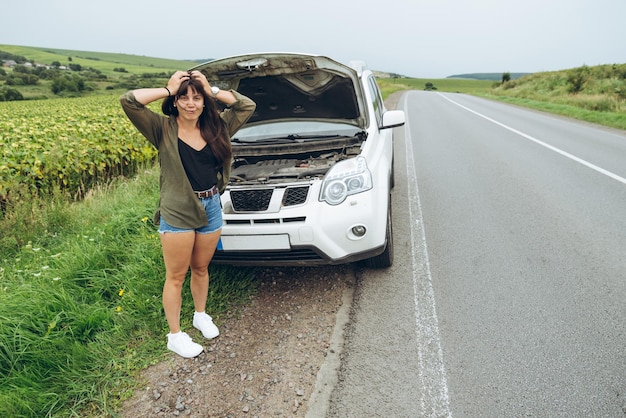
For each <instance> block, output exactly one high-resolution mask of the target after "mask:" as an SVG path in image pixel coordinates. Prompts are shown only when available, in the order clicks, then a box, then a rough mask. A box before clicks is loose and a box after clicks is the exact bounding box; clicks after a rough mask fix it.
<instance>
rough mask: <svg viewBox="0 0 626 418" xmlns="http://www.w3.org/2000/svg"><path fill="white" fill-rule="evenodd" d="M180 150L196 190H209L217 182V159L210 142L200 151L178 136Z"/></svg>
mask: <svg viewBox="0 0 626 418" xmlns="http://www.w3.org/2000/svg"><path fill="white" fill-rule="evenodd" d="M178 152H179V154H180V159H181V161H182V162H183V167H185V172H186V173H187V178H188V179H189V182H190V183H191V187H192V188H193V190H194V191H196V192H202V191H204V190H209V189H210V188H211V187H213V186H215V185H216V184H217V160H216V159H215V156H214V155H213V152H212V151H211V147H210V146H209V145H208V144H206V145H205V146H204V148H202V149H201V150H200V151H198V150H195V149H194V148H192V147H190V146H189V145H187V144H186V143H185V142H184V141H182V140H181V139H180V138H178Z"/></svg>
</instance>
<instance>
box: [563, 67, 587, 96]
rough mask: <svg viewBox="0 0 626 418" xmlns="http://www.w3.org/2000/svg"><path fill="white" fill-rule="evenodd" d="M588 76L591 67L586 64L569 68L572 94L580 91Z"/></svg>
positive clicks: (568, 77) (569, 89)
mask: <svg viewBox="0 0 626 418" xmlns="http://www.w3.org/2000/svg"><path fill="white" fill-rule="evenodd" d="M588 78H589V67H587V66H586V65H584V66H582V67H579V68H574V69H573V70H569V71H568V72H567V82H568V83H569V88H568V91H569V92H570V93H572V94H576V93H580V92H581V91H582V90H583V88H584V87H585V83H586V82H587V79H588Z"/></svg>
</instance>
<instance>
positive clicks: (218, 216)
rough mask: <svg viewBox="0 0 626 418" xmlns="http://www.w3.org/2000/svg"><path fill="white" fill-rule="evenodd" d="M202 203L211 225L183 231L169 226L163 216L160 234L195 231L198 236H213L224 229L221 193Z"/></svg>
mask: <svg viewBox="0 0 626 418" xmlns="http://www.w3.org/2000/svg"><path fill="white" fill-rule="evenodd" d="M200 203H202V206H204V211H205V212H206V217H207V220H208V221H209V224H208V225H207V226H202V227H200V228H196V229H183V228H176V227H175V226H171V225H168V223H167V222H165V219H163V216H161V219H160V223H159V234H164V233H166V232H174V233H176V232H191V231H195V232H196V233H197V234H211V233H213V232H217V231H219V230H220V229H222V224H223V222H222V204H221V202H220V195H219V193H218V194H216V195H214V196H211V197H203V198H201V199H200Z"/></svg>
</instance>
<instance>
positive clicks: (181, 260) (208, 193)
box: [120, 71, 256, 358]
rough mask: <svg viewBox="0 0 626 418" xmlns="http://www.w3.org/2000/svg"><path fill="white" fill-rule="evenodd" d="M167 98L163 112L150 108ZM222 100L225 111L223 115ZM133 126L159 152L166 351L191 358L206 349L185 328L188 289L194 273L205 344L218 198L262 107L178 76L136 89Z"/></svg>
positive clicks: (127, 103) (196, 322)
mask: <svg viewBox="0 0 626 418" xmlns="http://www.w3.org/2000/svg"><path fill="white" fill-rule="evenodd" d="M160 99H164V100H163V103H162V106H161V108H162V111H163V113H164V114H165V116H163V115H160V114H157V113H155V112H153V111H151V110H150V109H148V108H147V107H146V105H147V104H149V103H151V102H154V101H156V100H160ZM216 100H218V101H220V102H222V103H223V104H224V105H226V108H225V110H224V111H221V112H220V110H219V108H218V106H217V104H216ZM120 102H121V104H122V108H123V109H124V112H126V115H127V116H128V118H129V119H130V120H131V122H132V123H133V124H134V125H135V126H136V127H137V129H139V131H140V132H141V133H142V134H143V135H144V136H145V137H146V138H147V139H148V141H150V143H152V144H153V145H154V146H155V147H156V148H157V149H158V151H159V164H160V166H161V175H160V201H159V211H158V212H157V214H156V215H155V222H157V223H158V224H159V236H160V238H161V247H162V250H163V259H164V262H165V284H164V286H163V309H164V311H165V317H166V319H167V323H168V326H169V331H170V332H169V334H168V335H167V339H168V342H167V348H168V349H169V350H172V351H174V352H175V353H177V354H179V355H181V356H182V357H186V358H191V357H196V356H197V355H199V354H200V353H201V352H202V350H203V348H202V346H201V345H200V344H197V343H195V342H194V341H193V340H192V339H191V338H190V337H189V335H187V334H186V333H185V332H182V331H181V329H180V311H181V306H182V297H181V295H182V287H183V284H184V282H185V277H186V275H187V272H188V271H189V269H190V268H191V281H190V288H191V294H192V297H193V303H194V307H195V313H194V318H193V326H194V327H195V328H197V329H199V330H200V331H201V332H202V335H203V336H204V337H205V338H215V337H217V336H218V335H219V330H218V329H217V327H216V326H215V324H213V320H212V318H211V317H210V316H209V315H207V314H206V312H205V308H206V302H207V296H208V289H209V269H208V266H209V263H210V261H211V259H212V258H213V254H214V253H215V248H216V246H217V242H218V240H219V237H220V233H221V228H222V209H221V204H220V196H219V193H220V192H223V190H224V188H225V187H226V184H227V183H228V179H229V176H230V165H231V160H232V150H231V146H230V137H231V136H232V135H233V134H234V133H235V132H236V131H237V130H238V129H239V128H240V127H241V126H242V125H243V124H244V123H245V122H246V121H247V120H248V119H249V118H250V116H251V115H252V113H253V112H254V110H255V108H256V105H255V103H254V102H253V101H252V100H250V99H249V98H247V97H245V96H243V95H241V94H240V93H238V92H236V91H234V90H228V91H226V90H220V89H219V88H217V87H211V85H210V84H209V82H208V80H207V79H206V77H205V76H204V74H202V73H201V72H200V71H191V72H185V71H177V72H176V73H174V74H173V75H172V77H171V78H170V79H169V81H168V83H167V86H166V87H159V88H142V89H137V90H133V91H129V92H128V93H126V94H124V95H123V96H122V97H121V98H120Z"/></svg>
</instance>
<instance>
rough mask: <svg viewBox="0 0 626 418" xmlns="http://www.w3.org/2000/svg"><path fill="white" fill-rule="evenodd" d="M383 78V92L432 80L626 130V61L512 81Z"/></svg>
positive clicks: (449, 88)
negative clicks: (619, 63)
mask: <svg viewBox="0 0 626 418" xmlns="http://www.w3.org/2000/svg"><path fill="white" fill-rule="evenodd" d="M378 82H379V86H380V87H381V91H382V93H383V97H388V96H389V95H390V94H392V93H394V92H397V91H402V90H424V89H425V86H426V83H432V84H433V85H434V86H435V87H436V91H440V92H454V93H465V94H471V95H475V96H480V97H484V98H487V99H491V100H497V101H502V102H506V103H510V104H514V105H518V106H523V107H527V108H531V109H535V110H540V111H544V112H548V113H553V114H556V115H561V116H566V117H570V118H574V119H578V120H581V121H585V122H590V123H594V124H598V125H602V126H606V127H610V128H616V129H622V130H626V64H621V65H618V64H615V65H600V66H596V67H581V68H575V69H570V70H563V71H555V72H547V73H536V74H531V75H528V76H524V77H521V78H519V79H517V80H513V81H510V82H507V83H500V82H493V81H488V80H470V79H418V78H412V79H408V78H396V79H393V78H387V79H379V80H378ZM576 83H578V84H576ZM575 86H578V88H575ZM573 90H575V91H573Z"/></svg>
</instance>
